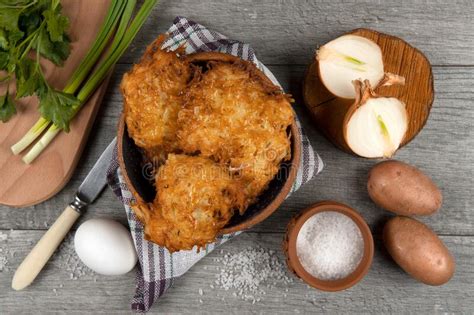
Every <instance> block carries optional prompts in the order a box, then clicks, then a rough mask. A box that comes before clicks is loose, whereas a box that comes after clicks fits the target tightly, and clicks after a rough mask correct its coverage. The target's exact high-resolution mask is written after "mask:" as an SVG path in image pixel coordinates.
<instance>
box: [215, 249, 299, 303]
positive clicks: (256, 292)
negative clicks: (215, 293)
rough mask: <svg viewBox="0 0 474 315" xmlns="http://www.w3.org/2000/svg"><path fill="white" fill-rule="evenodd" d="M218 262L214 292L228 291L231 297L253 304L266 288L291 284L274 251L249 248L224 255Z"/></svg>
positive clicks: (260, 297) (291, 280)
mask: <svg viewBox="0 0 474 315" xmlns="http://www.w3.org/2000/svg"><path fill="white" fill-rule="evenodd" d="M222 253H223V252H222ZM217 261H218V262H219V263H220V266H221V268H220V272H219V273H218V274H217V280H216V281H215V283H216V284H217V288H216V289H218V290H224V291H228V290H231V291H233V292H232V296H234V297H235V298H240V299H242V300H244V301H250V302H251V303H252V304H254V303H257V302H260V301H261V300H262V297H263V296H264V295H265V294H266V292H265V288H267V289H272V288H274V287H275V286H276V285H283V286H287V285H289V284H290V283H292V282H293V279H291V278H290V277H288V274H287V272H286V267H285V266H284V265H283V263H282V262H281V261H280V259H279V257H278V256H277V255H276V253H275V251H273V250H269V249H265V248H262V247H248V248H246V249H244V250H242V251H240V252H237V253H235V254H231V253H227V254H225V255H223V256H222V257H221V258H218V259H217Z"/></svg>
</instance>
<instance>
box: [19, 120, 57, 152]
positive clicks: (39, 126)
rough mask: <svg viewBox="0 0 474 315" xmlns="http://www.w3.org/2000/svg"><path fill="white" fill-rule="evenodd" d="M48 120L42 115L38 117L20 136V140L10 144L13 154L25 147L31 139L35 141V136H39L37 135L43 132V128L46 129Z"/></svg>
mask: <svg viewBox="0 0 474 315" xmlns="http://www.w3.org/2000/svg"><path fill="white" fill-rule="evenodd" d="M49 123H50V122H49V121H48V120H47V119H45V118H43V117H40V119H39V120H38V121H37V122H36V124H34V126H33V127H31V129H30V130H28V132H27V133H26V135H25V136H24V137H23V138H21V140H20V141H18V142H17V143H15V144H14V145H12V147H11V150H12V152H13V154H15V155H17V154H19V153H20V152H21V151H23V150H24V149H26V148H27V147H28V146H29V145H30V144H31V143H32V142H33V141H35V139H36V138H38V137H39V135H40V134H41V133H42V132H43V130H45V129H46V127H48V126H49Z"/></svg>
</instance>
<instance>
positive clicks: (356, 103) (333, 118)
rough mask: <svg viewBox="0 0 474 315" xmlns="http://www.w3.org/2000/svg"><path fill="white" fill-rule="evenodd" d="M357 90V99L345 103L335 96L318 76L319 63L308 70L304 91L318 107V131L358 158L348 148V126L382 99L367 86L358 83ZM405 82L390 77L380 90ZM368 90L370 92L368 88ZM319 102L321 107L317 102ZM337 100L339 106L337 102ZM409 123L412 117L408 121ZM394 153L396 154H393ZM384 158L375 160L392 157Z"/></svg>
mask: <svg viewBox="0 0 474 315" xmlns="http://www.w3.org/2000/svg"><path fill="white" fill-rule="evenodd" d="M354 82H355V83H354V84H355V86H356V89H358V90H359V91H358V92H357V93H356V98H355V99H345V98H339V97H336V96H334V95H333V94H332V93H331V92H330V91H329V90H328V89H327V88H326V87H325V86H324V84H322V82H320V80H319V76H318V60H315V61H314V63H313V64H312V65H311V66H310V67H309V68H308V70H307V73H306V76H305V81H304V85H303V86H304V88H303V98H304V102H305V104H306V105H307V106H309V107H311V104H317V107H314V108H312V109H311V113H312V115H313V118H314V120H315V121H316V123H317V126H316V127H317V128H318V129H319V130H320V131H321V132H322V133H323V134H324V135H325V137H326V138H328V139H329V140H330V141H331V142H332V143H333V144H334V145H336V146H337V147H338V148H339V149H341V150H343V151H345V152H347V153H350V154H353V155H356V156H359V155H357V154H356V153H355V152H354V151H353V150H352V149H351V148H350V146H349V145H348V142H347V140H346V139H347V124H348V122H349V120H350V119H351V117H352V115H353V114H354V113H355V112H356V111H357V109H358V108H359V107H360V106H361V105H363V104H364V102H365V101H366V100H367V99H368V98H369V97H370V98H377V97H378V96H377V95H376V94H375V92H374V91H373V90H374V89H372V88H370V86H367V87H366V85H367V82H365V83H362V82H360V81H354ZM403 83H404V78H403V77H400V76H397V75H393V74H387V75H386V76H385V77H384V78H383V79H382V80H381V81H380V83H379V85H378V86H377V88H378V87H380V86H387V85H392V84H403ZM365 87H366V88H365ZM316 100H317V101H318V103H317V102H316ZM335 100H337V102H335ZM407 119H408V121H409V117H407ZM393 153H394V152H393ZM390 156H391V155H389V156H384V155H381V156H379V157H375V158H381V157H390Z"/></svg>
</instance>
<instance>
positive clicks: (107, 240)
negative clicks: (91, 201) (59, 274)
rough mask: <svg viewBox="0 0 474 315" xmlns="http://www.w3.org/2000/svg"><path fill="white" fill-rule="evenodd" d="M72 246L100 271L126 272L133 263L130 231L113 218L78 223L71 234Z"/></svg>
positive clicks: (111, 272)
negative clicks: (74, 232)
mask: <svg viewBox="0 0 474 315" xmlns="http://www.w3.org/2000/svg"><path fill="white" fill-rule="evenodd" d="M74 248H75V249H76V253H77V255H78V256H79V258H80V259H81V260H82V262H83V263H84V264H85V265H86V266H87V267H89V268H90V269H92V270H94V271H95V272H97V273H100V274H103V275H108V276H112V275H123V274H126V273H127V272H129V271H130V270H132V269H133V267H134V266H135V264H136V263H137V253H136V252H135V247H134V246H133V240H132V237H131V234H130V232H129V231H128V230H127V229H126V228H125V227H124V226H123V225H122V224H120V223H118V222H116V221H113V220H107V219H92V220H88V221H86V222H84V223H82V224H81V226H80V227H79V228H78V229H77V231H76V235H75V237H74Z"/></svg>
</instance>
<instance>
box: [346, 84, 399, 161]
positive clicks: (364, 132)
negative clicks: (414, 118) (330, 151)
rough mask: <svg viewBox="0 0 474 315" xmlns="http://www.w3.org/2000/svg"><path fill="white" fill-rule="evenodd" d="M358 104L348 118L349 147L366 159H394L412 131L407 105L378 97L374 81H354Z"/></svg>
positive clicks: (347, 135)
mask: <svg viewBox="0 0 474 315" xmlns="http://www.w3.org/2000/svg"><path fill="white" fill-rule="evenodd" d="M354 86H355V91H356V102H355V103H354V105H353V106H352V108H351V110H349V111H348V112H347V114H346V117H345V123H344V126H345V127H344V138H345V140H346V143H347V145H348V147H349V148H350V149H351V150H352V151H353V152H354V153H355V154H357V155H359V156H362V157H366V158H378V157H391V156H392V155H393V154H394V153H395V151H396V150H397V149H398V147H399V146H400V144H401V142H402V141H403V138H404V136H405V133H406V131H407V128H408V115H407V111H406V108H405V104H404V103H403V102H401V101H400V100H398V99H397V98H394V97H380V96H377V95H376V94H375V93H374V91H373V90H372V88H371V87H370V82H369V81H368V80H365V81H364V82H361V81H354Z"/></svg>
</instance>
